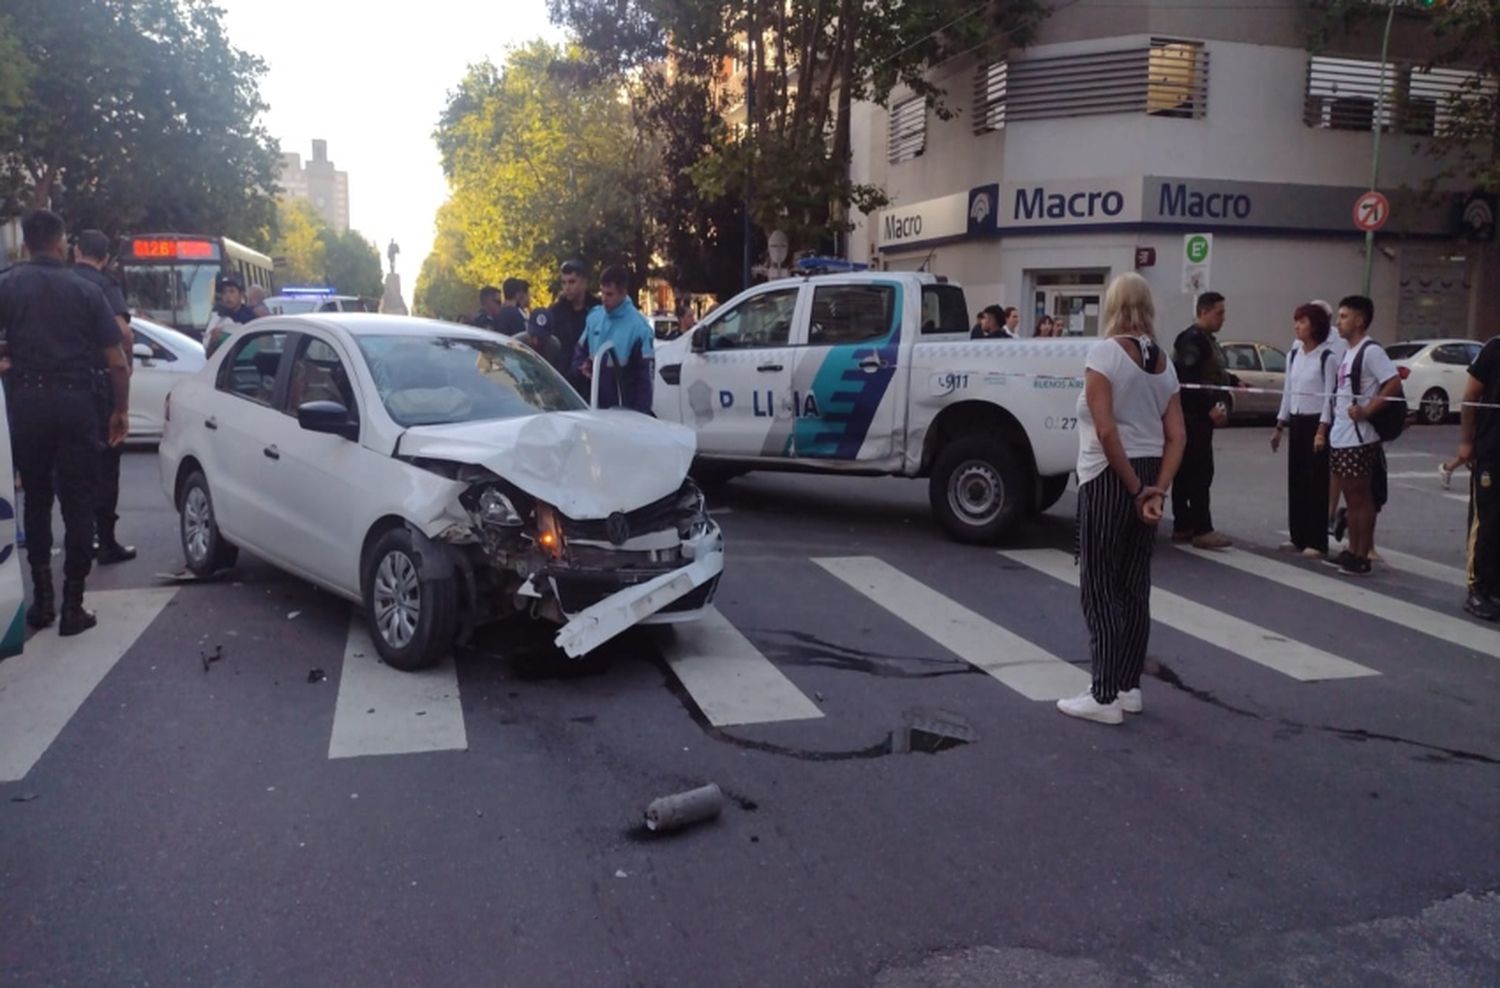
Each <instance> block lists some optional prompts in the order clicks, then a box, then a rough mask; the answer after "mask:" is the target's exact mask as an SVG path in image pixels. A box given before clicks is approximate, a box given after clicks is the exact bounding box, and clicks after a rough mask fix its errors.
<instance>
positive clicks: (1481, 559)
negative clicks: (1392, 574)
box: [1448, 336, 1500, 621]
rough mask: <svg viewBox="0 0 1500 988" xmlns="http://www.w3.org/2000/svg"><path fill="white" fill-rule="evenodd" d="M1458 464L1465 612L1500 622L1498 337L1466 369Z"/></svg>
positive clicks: (1499, 342) (1451, 464) (1499, 397)
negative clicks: (1465, 516)
mask: <svg viewBox="0 0 1500 988" xmlns="http://www.w3.org/2000/svg"><path fill="white" fill-rule="evenodd" d="M1462 421H1463V425H1462V426H1460V428H1461V429H1462V432H1461V433H1460V435H1459V445H1458V459H1457V460H1455V461H1454V462H1453V463H1450V464H1448V467H1449V468H1450V469H1457V468H1458V467H1459V466H1463V465H1465V464H1467V465H1468V467H1469V469H1470V470H1471V471H1472V474H1471V480H1470V481H1469V564H1468V585H1469V598H1468V600H1466V601H1464V610H1466V611H1468V612H1469V613H1470V614H1472V615H1474V616H1475V617H1477V618H1482V619H1483V620H1485V621H1500V336H1496V337H1494V338H1493V339H1491V340H1490V341H1489V342H1488V343H1486V344H1485V345H1484V349H1482V350H1480V351H1479V356H1478V357H1476V358H1475V359H1474V363H1472V364H1470V365H1469V384H1468V387H1467V389H1466V390H1465V391H1464V406H1463V412H1462Z"/></svg>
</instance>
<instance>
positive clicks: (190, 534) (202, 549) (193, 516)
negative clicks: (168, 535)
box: [182, 486, 214, 566]
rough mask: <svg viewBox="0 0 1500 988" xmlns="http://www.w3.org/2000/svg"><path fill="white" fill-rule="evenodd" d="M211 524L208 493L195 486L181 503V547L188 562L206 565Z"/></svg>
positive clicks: (211, 529) (212, 519) (212, 512)
mask: <svg viewBox="0 0 1500 988" xmlns="http://www.w3.org/2000/svg"><path fill="white" fill-rule="evenodd" d="M213 524H214V509H213V505H212V504H210V503H209V501H208V492H207V491H205V490H204V489H203V488H201V487H196V486H195V487H193V488H191V489H189V490H188V492H187V497H185V498H183V501H182V546H183V548H184V549H185V550H187V556H188V562H190V563H193V564H194V565H197V566H204V565H207V563H208V554H209V547H210V545H211V544H212V542H213Z"/></svg>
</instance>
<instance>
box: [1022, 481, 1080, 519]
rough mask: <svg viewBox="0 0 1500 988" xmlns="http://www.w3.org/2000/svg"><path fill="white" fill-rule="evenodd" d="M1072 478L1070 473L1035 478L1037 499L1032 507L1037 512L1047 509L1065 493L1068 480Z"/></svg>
mask: <svg viewBox="0 0 1500 988" xmlns="http://www.w3.org/2000/svg"><path fill="white" fill-rule="evenodd" d="M1072 479H1073V475H1072V474H1070V473H1065V474H1062V475H1061V476H1057V477H1041V478H1039V479H1038V480H1037V488H1036V492H1037V501H1036V504H1035V506H1034V507H1033V508H1032V510H1033V511H1035V512H1036V513H1037V514H1041V513H1042V512H1043V511H1047V510H1048V509H1050V508H1051V507H1052V506H1053V505H1054V504H1056V503H1057V502H1058V501H1061V500H1062V496H1063V495H1064V494H1065V493H1067V490H1068V481H1070V480H1072Z"/></svg>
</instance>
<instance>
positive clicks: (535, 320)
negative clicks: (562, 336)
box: [526, 308, 552, 336]
mask: <svg viewBox="0 0 1500 988" xmlns="http://www.w3.org/2000/svg"><path fill="white" fill-rule="evenodd" d="M526 331H527V332H528V333H530V334H531V335H532V336H549V335H551V333H552V313H550V312H548V311H547V310H546V309H540V308H539V309H534V310H533V311H532V313H531V318H530V319H529V320H527V322H526Z"/></svg>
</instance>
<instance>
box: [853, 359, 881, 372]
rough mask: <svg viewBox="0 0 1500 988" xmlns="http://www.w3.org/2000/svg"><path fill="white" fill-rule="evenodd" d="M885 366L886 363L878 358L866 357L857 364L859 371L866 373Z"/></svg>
mask: <svg viewBox="0 0 1500 988" xmlns="http://www.w3.org/2000/svg"><path fill="white" fill-rule="evenodd" d="M886 366H888V365H887V364H886V362H885V361H884V360H881V359H880V358H879V357H866V358H865V359H864V360H861V361H860V362H859V369H860V370H866V371H878V370H880V369H882V368H884V367H886Z"/></svg>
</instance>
